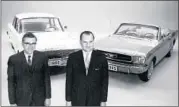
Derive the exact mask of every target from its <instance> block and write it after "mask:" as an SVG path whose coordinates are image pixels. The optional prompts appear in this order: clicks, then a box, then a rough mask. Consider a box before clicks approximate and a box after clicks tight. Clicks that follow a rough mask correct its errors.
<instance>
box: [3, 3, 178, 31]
mask: <svg viewBox="0 0 179 107" xmlns="http://www.w3.org/2000/svg"><path fill="white" fill-rule="evenodd" d="M21 12H47V13H52V14H54V15H56V16H59V17H60V19H61V21H62V22H63V24H64V25H67V26H68V30H69V31H71V32H81V31H83V30H92V31H93V32H95V33H96V32H97V33H113V32H114V31H115V30H116V29H117V27H118V26H119V24H120V23H122V22H134V23H144V24H154V25H159V26H162V27H167V28H170V29H174V30H177V29H178V1H2V29H4V30H5V29H7V22H11V21H12V19H13V17H14V15H15V14H17V13H21Z"/></svg>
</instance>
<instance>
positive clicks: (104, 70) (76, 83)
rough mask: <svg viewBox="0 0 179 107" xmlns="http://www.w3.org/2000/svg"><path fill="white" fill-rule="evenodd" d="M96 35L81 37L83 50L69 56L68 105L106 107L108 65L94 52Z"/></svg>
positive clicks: (67, 72) (83, 35)
mask: <svg viewBox="0 0 179 107" xmlns="http://www.w3.org/2000/svg"><path fill="white" fill-rule="evenodd" d="M94 38H95V37H94V35H93V33H92V32H90V31H84V32H82V33H81V35H80V44H81V46H82V50H80V51H77V52H75V53H72V54H70V55H69V58H68V61H67V66H66V101H67V102H66V105H67V106H71V105H72V106H100V105H101V106H105V105H106V101H107V93H108V63H107V59H106V57H105V56H104V55H103V54H101V53H100V52H99V51H97V50H94V49H93V47H94Z"/></svg>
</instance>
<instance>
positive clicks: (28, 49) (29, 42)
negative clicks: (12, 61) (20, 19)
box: [22, 38, 37, 54]
mask: <svg viewBox="0 0 179 107" xmlns="http://www.w3.org/2000/svg"><path fill="white" fill-rule="evenodd" d="M36 42H37V41H36V39H35V38H24V41H23V42H22V46H23V48H24V52H25V53H27V54H32V53H33V52H34V50H35V47H36Z"/></svg>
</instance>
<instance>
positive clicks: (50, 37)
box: [33, 32, 80, 51]
mask: <svg viewBox="0 0 179 107" xmlns="http://www.w3.org/2000/svg"><path fill="white" fill-rule="evenodd" d="M33 34H34V35H35V36H36V37H37V46H36V49H37V50H44V51H48V50H59V49H79V48H80V44H79V41H78V39H77V37H74V36H73V35H70V34H69V33H67V32H41V33H33Z"/></svg>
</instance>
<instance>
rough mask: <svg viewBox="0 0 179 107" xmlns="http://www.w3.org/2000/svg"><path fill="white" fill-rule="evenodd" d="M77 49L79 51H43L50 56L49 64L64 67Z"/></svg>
mask: <svg viewBox="0 0 179 107" xmlns="http://www.w3.org/2000/svg"><path fill="white" fill-rule="evenodd" d="M76 51H78V49H71V50H55V51H43V52H44V53H45V54H46V55H47V56H48V66H52V67H53V66H59V67H64V66H66V64H67V60H68V56H69V54H71V53H73V52H76Z"/></svg>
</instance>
